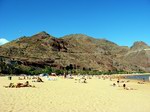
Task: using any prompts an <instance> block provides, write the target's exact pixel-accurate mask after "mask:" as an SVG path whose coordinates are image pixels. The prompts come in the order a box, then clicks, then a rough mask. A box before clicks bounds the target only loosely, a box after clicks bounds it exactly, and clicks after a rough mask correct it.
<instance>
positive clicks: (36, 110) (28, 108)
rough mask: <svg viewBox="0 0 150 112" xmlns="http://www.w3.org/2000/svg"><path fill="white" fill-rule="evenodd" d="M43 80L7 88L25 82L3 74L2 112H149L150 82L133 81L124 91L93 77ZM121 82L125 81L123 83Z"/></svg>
mask: <svg viewBox="0 0 150 112" xmlns="http://www.w3.org/2000/svg"><path fill="white" fill-rule="evenodd" d="M43 80H44V83H37V82H32V80H28V81H29V82H30V84H31V85H35V87H36V88H31V87H24V88H5V87H3V86H5V85H9V83H10V82H14V83H17V82H25V81H27V80H18V77H13V78H12V80H11V81H10V80H8V77H0V112H150V84H149V83H147V82H146V84H137V82H136V81H130V82H128V83H126V84H127V86H129V87H132V88H134V89H136V90H124V89H123V87H117V86H116V87H113V86H111V85H112V84H113V83H114V82H115V83H116V80H115V79H113V81H110V80H109V79H106V80H103V79H98V78H96V77H93V78H92V79H87V83H78V82H77V83H75V80H74V79H63V78H57V80H56V81H48V80H46V79H45V78H43ZM121 85H122V83H121Z"/></svg>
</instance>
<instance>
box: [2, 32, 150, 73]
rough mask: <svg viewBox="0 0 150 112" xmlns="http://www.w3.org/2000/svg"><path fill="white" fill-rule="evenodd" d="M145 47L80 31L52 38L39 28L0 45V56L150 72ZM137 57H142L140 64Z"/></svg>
mask: <svg viewBox="0 0 150 112" xmlns="http://www.w3.org/2000/svg"><path fill="white" fill-rule="evenodd" d="M146 48H149V46H148V45H147V44H145V43H144V42H136V43H135V44H134V45H133V46H132V47H131V48H128V47H124V46H119V45H117V44H116V43H114V42H111V41H109V40H105V39H95V38H93V37H90V36H87V35H83V34H71V35H66V36H63V37H61V38H56V37H54V36H52V35H49V34H48V33H46V32H44V31H43V32H40V33H37V34H35V35H33V36H31V37H26V36H24V37H22V38H19V39H17V40H14V41H11V42H9V43H6V44H4V45H2V46H0V52H1V54H0V56H4V57H8V58H9V59H14V60H17V61H21V63H22V64H23V65H26V66H42V65H43V66H44V65H46V66H50V67H55V68H58V69H61V68H64V67H66V66H68V65H69V64H73V65H75V66H78V68H80V69H83V68H90V69H93V70H99V71H115V70H124V71H150V70H149V69H148V68H149V65H150V62H149V61H148V62H147V61H145V60H148V59H149V55H150V52H149V51H145V52H146V53H145V52H143V50H144V49H146ZM140 50H141V51H140ZM135 51H138V52H139V53H135ZM142 58H143V59H142ZM139 59H142V60H140V63H138V61H139Z"/></svg>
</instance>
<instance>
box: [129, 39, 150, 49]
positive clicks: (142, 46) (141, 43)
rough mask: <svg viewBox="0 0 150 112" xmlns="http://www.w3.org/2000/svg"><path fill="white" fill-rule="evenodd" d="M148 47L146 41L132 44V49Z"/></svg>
mask: <svg viewBox="0 0 150 112" xmlns="http://www.w3.org/2000/svg"><path fill="white" fill-rule="evenodd" d="M146 48H150V47H149V46H148V45H147V44H146V43H145V42H143V41H137V42H135V43H134V44H133V46H131V50H143V49H146Z"/></svg>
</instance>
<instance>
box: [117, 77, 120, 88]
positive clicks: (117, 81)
mask: <svg viewBox="0 0 150 112" xmlns="http://www.w3.org/2000/svg"><path fill="white" fill-rule="evenodd" d="M117 85H118V87H120V85H119V79H118V80H117Z"/></svg>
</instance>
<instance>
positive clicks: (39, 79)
mask: <svg viewBox="0 0 150 112" xmlns="http://www.w3.org/2000/svg"><path fill="white" fill-rule="evenodd" d="M32 82H44V81H43V80H42V79H41V78H40V77H37V80H34V81H32Z"/></svg>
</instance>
